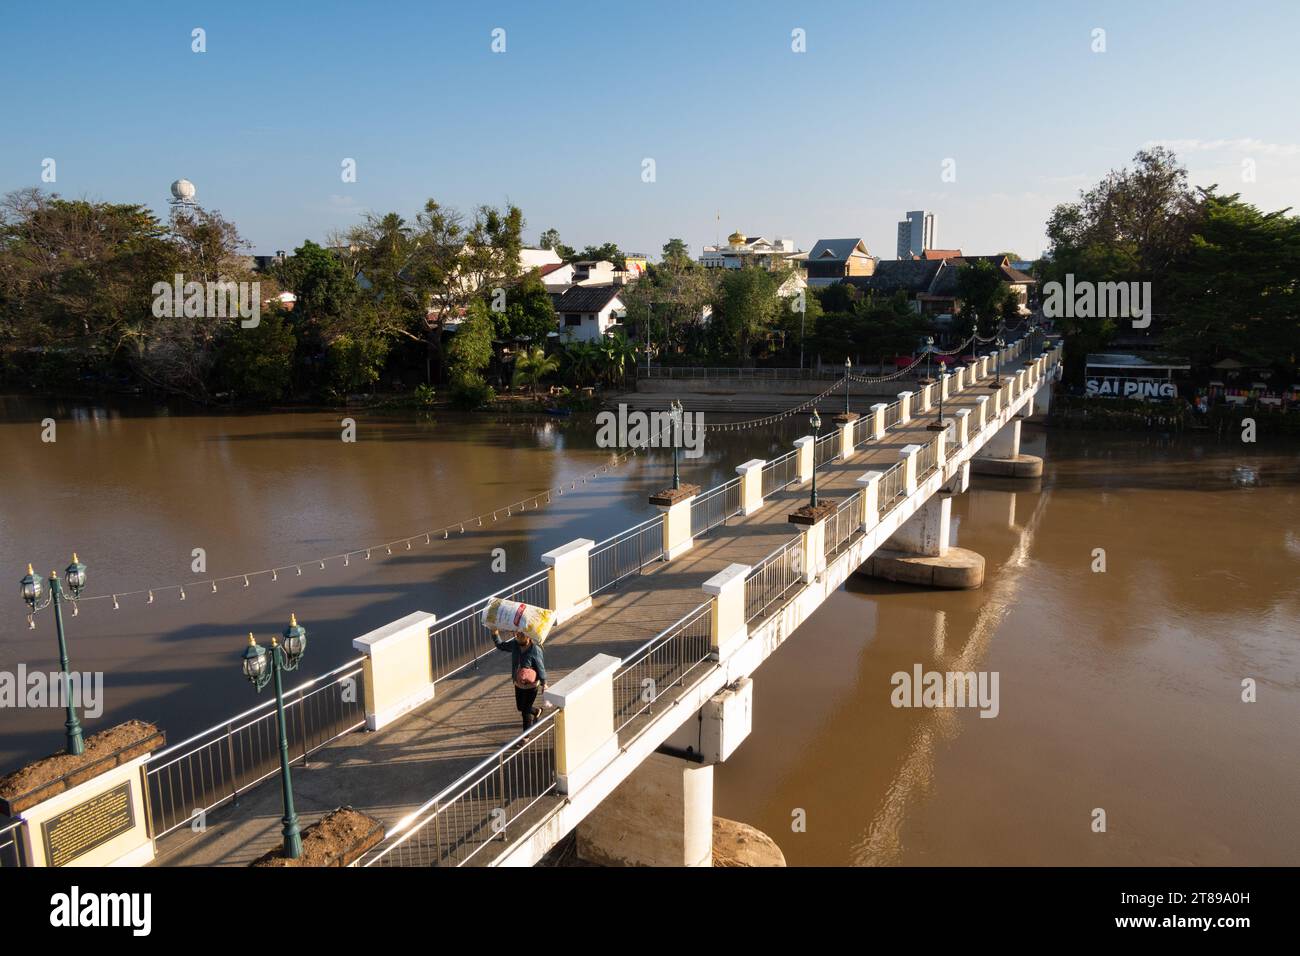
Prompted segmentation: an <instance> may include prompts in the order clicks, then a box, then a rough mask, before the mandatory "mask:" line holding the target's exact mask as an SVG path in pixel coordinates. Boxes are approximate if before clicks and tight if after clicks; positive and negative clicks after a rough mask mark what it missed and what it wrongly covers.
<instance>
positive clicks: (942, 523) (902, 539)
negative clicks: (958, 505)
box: [887, 495, 952, 558]
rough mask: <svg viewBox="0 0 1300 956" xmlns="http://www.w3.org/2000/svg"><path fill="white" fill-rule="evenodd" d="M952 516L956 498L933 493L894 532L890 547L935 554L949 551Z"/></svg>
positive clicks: (915, 552) (912, 552) (941, 554)
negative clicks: (953, 502)
mask: <svg viewBox="0 0 1300 956" xmlns="http://www.w3.org/2000/svg"><path fill="white" fill-rule="evenodd" d="M951 519H952V498H950V497H948V496H947V495H932V496H931V497H930V500H929V501H927V502H926V503H925V504H923V505H922V506H921V507H920V509H919V510H918V511H916V513H914V514H913V515H912V517H910V518H908V519H907V520H906V521H904V522H903V525H902V527H900V528H899V529H898V530H897V531H895V532H894V534H893V536H892V537H891V538H890V539H889V543H888V545H887V547H889V548H892V549H894V550H896V551H906V552H908V553H909V554H921V555H925V556H927V557H931V558H939V557H943V555H945V554H947V553H948V534H949V528H950V526H951Z"/></svg>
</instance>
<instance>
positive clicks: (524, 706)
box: [515, 687, 537, 730]
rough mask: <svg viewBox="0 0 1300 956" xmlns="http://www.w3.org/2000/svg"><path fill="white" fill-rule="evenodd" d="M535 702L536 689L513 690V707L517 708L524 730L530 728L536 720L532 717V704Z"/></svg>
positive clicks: (520, 688)
mask: <svg viewBox="0 0 1300 956" xmlns="http://www.w3.org/2000/svg"><path fill="white" fill-rule="evenodd" d="M536 700H537V688H536V687H530V688H528V690H524V689H523V688H522V687H516V688H515V706H516V707H518V708H519V714H520V716H521V717H522V718H523V724H524V728H523V729H524V730H527V729H528V728H529V727H531V726H532V725H533V723H534V721H535V720H536V718H534V717H533V704H534V702H535V701H536Z"/></svg>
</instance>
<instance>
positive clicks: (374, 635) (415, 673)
mask: <svg viewBox="0 0 1300 956" xmlns="http://www.w3.org/2000/svg"><path fill="white" fill-rule="evenodd" d="M437 620H438V617H437V615H436V614H430V613H429V612H428V611H416V612H414V613H413V614H408V615H406V617H403V618H399V619H398V620H396V621H393V622H392V623H389V624H385V625H384V626H383V627H380V628H376V629H375V630H373V631H371V632H369V633H368V634H363V635H361V637H358V638H356V639H355V640H354V641H353V642H352V647H353V648H354V649H355V650H358V651H360V652H361V653H362V654H364V655H365V658H366V659H365V661H364V662H363V664H362V668H363V672H364V675H365V687H366V729H367V730H379V729H380V728H381V727H385V726H387V725H388V724H391V723H392V722H393V721H395V720H397V719H398V718H399V717H401V716H402V715H404V714H407V713H409V712H410V711H412V710H414V709H415V708H417V707H419V706H420V705H421V704H425V703H428V702H429V701H431V700H433V656H432V648H431V647H430V645H429V630H430V629H431V628H432V627H433V625H434V623H435V622H436V621H437Z"/></svg>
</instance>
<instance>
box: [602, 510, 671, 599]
mask: <svg viewBox="0 0 1300 956" xmlns="http://www.w3.org/2000/svg"><path fill="white" fill-rule="evenodd" d="M663 556H664V520H663V517H662V516H655V517H653V518H651V519H650V520H649V521H643V522H641V523H640V524H639V525H636V526H635V527H632V528H628V529H627V530H626V531H621V532H619V533H618V534H616V535H614V536H613V537H611V538H606V539H605V540H604V541H602V542H600V544H598V545H596V546H595V547H594V548H592V549H591V553H590V554H589V555H588V557H587V562H588V563H587V581H588V585H589V587H590V592H591V593H592V594H593V595H594V594H599V593H600V592H601V591H603V590H605V588H609V587H613V586H614V585H616V584H618V582H619V581H622V580H623V579H624V578H626V577H629V576H631V575H633V574H640V573H641V569H642V568H644V567H645V566H646V565H647V564H650V563H651V562H652V561H660V560H662V559H663Z"/></svg>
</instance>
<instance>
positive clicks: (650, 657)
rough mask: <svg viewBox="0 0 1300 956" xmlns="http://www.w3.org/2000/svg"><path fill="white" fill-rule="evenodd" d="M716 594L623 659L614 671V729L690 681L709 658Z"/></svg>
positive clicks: (645, 712) (626, 725) (618, 731)
mask: <svg viewBox="0 0 1300 956" xmlns="http://www.w3.org/2000/svg"><path fill="white" fill-rule="evenodd" d="M713 601H714V598H710V599H709V600H707V601H705V602H704V603H703V604H701V605H700V606H699V607H697V608H695V610H693V611H691V612H690V613H689V614H687V615H686V616H685V617H683V618H682V619H681V620H679V621H677V622H676V623H674V624H672V625H670V626H669V627H667V628H666V629H665V630H663V631H661V632H660V633H659V634H657V635H656V636H655V637H653V638H652V639H651V640H650V641H648V642H647V643H645V644H644V645H642V646H641V647H640V648H638V649H637V650H636V651H634V652H633V653H632V654H630V655H629V656H628V657H626V658H624V659H623V662H622V664H620V665H619V668H618V670H617V671H615V672H614V730H615V732H617V733H621V732H622V731H623V730H624V729H626V728H627V727H628V726H629V725H630V724H631V723H632V722H633V721H634V720H636V719H637V718H638V717H641V716H642V715H647V714H653V713H654V708H655V704H656V703H658V701H659V700H660V699H661V698H663V697H664V696H665V694H666V692H667V691H668V690H671V689H672V688H674V687H683V688H685V687H687V686H689V685H688V684H687V681H688V680H689V679H690V678H691V677H692V676H693V675H695V674H696V673H697V672H698V671H699V670H700V665H701V664H703V663H704V662H706V661H708V660H709V655H710V654H711V653H712V648H711V646H710V629H711V618H712V613H713Z"/></svg>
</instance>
